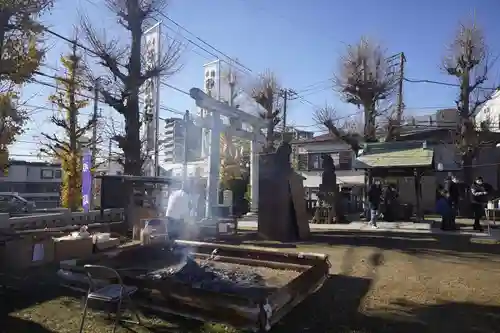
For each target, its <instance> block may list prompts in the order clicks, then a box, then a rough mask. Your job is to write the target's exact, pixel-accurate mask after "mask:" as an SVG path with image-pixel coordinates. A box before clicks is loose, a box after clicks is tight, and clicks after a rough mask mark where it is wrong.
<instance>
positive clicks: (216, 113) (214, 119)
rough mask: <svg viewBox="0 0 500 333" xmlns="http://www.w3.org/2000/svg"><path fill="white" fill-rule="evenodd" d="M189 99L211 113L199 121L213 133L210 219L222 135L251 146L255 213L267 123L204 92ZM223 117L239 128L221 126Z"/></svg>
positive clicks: (194, 90) (197, 91) (196, 92)
mask: <svg viewBox="0 0 500 333" xmlns="http://www.w3.org/2000/svg"><path fill="white" fill-rule="evenodd" d="M189 95H190V96H191V98H193V99H194V100H195V102H196V105H197V106H198V107H200V108H202V109H205V110H207V111H208V113H209V115H208V116H206V117H204V118H203V119H202V121H200V123H199V124H197V125H199V126H200V127H203V128H208V129H209V130H210V146H209V150H208V164H209V166H208V168H209V169H208V184H207V197H206V211H205V215H206V216H207V217H209V216H211V215H212V208H213V207H214V206H215V205H216V204H217V203H218V193H217V190H218V188H219V170H220V135H221V133H223V132H225V131H230V133H231V134H232V136H233V137H239V138H242V139H246V140H249V141H250V142H251V145H250V154H251V155H250V188H251V195H250V196H251V199H252V203H251V211H253V212H256V211H257V209H258V203H259V157H258V153H259V151H260V149H261V147H262V143H263V142H264V140H265V137H264V136H263V135H262V134H261V130H262V129H263V128H267V121H266V120H264V119H262V118H261V117H258V116H254V115H251V114H248V113H246V112H244V111H242V110H239V109H237V108H235V107H232V106H229V105H228V104H225V103H222V102H220V101H218V100H216V99H214V98H212V97H210V96H208V95H207V94H205V93H204V92H203V91H202V90H201V89H198V88H192V89H191V90H189ZM221 116H225V117H228V118H231V119H235V120H237V124H236V125H232V126H227V125H224V124H223V123H222V119H221ZM243 123H245V124H248V125H249V126H250V127H251V131H247V130H245V129H244V128H243V126H242V124H243Z"/></svg>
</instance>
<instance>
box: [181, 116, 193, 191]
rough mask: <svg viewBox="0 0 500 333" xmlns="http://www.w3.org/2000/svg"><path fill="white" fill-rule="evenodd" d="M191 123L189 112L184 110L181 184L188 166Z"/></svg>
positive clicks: (185, 176) (184, 182) (185, 179)
mask: <svg viewBox="0 0 500 333" xmlns="http://www.w3.org/2000/svg"><path fill="white" fill-rule="evenodd" d="M190 123H191V121H190V119H189V111H188V110H186V113H185V114H184V158H183V165H182V184H184V185H185V184H186V182H187V166H188V154H189V125H190Z"/></svg>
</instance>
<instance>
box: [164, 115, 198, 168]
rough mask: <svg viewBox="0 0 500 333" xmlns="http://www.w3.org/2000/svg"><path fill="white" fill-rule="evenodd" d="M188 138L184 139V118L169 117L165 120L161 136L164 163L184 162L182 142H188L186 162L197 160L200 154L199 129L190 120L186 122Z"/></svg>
mask: <svg viewBox="0 0 500 333" xmlns="http://www.w3.org/2000/svg"><path fill="white" fill-rule="evenodd" d="M187 126H188V131H187V134H188V139H187V141H185V138H184V137H185V135H186V124H185V121H184V119H181V118H169V119H166V120H165V134H164V136H163V139H162V141H163V154H164V156H165V157H164V159H163V160H164V162H165V163H182V162H184V143H185V142H187V144H188V156H187V160H188V162H191V161H195V160H198V159H199V158H200V154H201V129H200V128H199V127H197V126H195V124H194V123H193V122H192V121H190V122H189V123H188V124H187Z"/></svg>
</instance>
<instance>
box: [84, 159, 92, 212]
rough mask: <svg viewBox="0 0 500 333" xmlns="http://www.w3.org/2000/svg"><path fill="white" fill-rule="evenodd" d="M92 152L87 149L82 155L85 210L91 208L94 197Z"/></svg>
mask: <svg viewBox="0 0 500 333" xmlns="http://www.w3.org/2000/svg"><path fill="white" fill-rule="evenodd" d="M91 169H92V154H91V152H90V151H86V152H85V153H84V154H83V157H82V207H83V211H84V212H88V211H89V210H90V199H91V197H92V172H91Z"/></svg>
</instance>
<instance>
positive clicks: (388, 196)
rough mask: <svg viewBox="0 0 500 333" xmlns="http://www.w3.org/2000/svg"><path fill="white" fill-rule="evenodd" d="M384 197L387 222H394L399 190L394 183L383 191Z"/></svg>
mask: <svg viewBox="0 0 500 333" xmlns="http://www.w3.org/2000/svg"><path fill="white" fill-rule="evenodd" d="M382 197H383V199H384V219H385V220H386V221H387V222H394V220H395V219H396V214H395V212H396V211H397V198H398V191H397V190H396V187H395V186H394V184H388V185H387V186H386V187H385V188H384V191H383V193H382Z"/></svg>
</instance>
